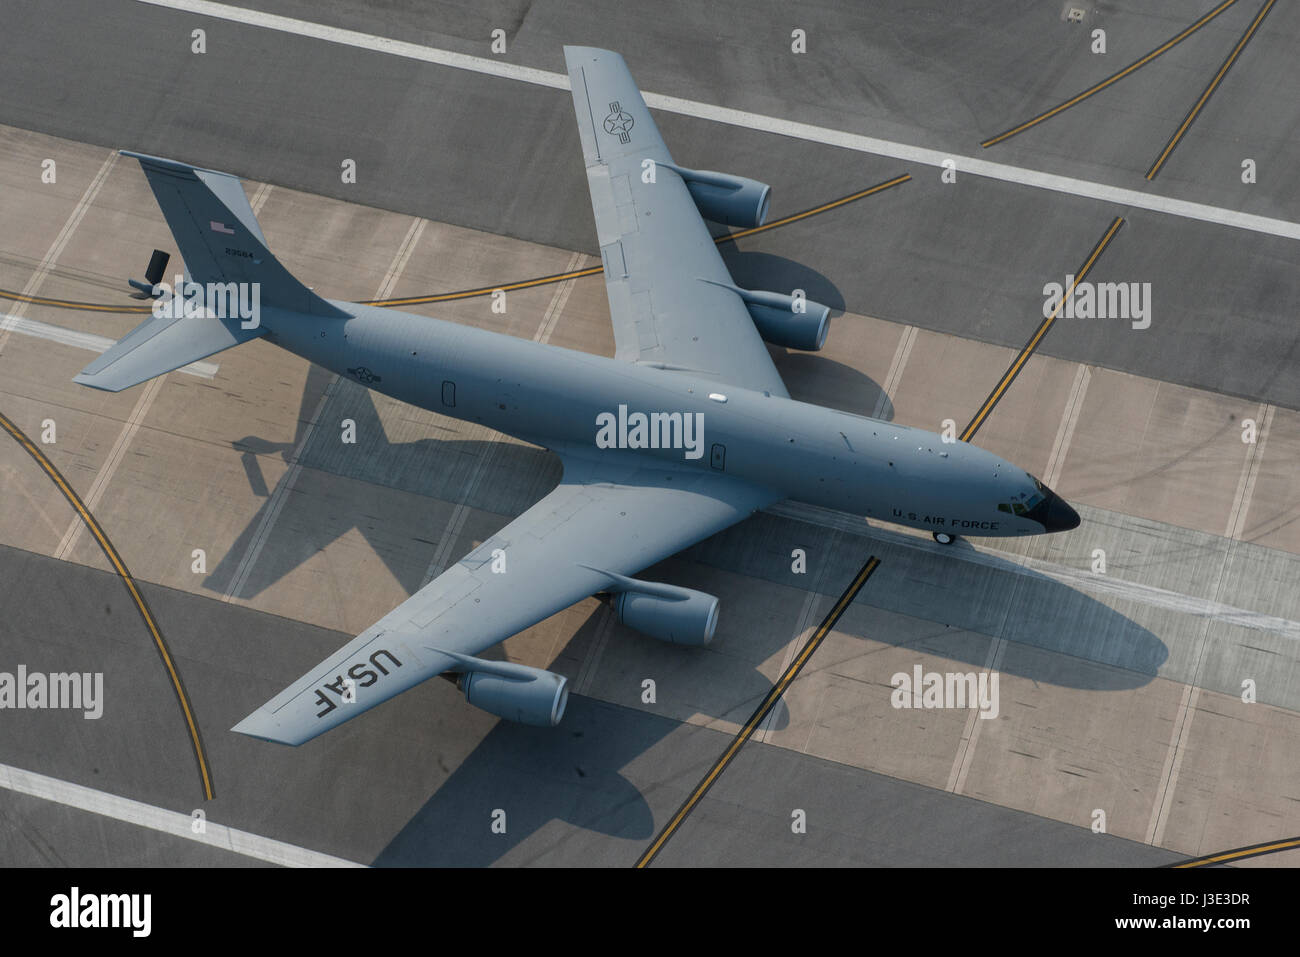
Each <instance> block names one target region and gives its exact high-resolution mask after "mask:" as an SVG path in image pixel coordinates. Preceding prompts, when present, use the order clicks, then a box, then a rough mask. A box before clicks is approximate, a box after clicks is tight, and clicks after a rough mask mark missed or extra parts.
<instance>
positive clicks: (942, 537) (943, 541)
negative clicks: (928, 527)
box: [930, 532, 957, 545]
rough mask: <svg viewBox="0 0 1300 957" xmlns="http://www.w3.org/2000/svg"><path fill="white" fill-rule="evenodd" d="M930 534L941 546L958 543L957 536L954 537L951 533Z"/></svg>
mask: <svg viewBox="0 0 1300 957" xmlns="http://www.w3.org/2000/svg"><path fill="white" fill-rule="evenodd" d="M930 534H931V535H932V536H933V537H934V540H935V541H936V542H938V543H939V544H940V545H951V544H952V543H953V542H955V541H957V536H956V535H953V534H952V533H951V532H931V533H930Z"/></svg>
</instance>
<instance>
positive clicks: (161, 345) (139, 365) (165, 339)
mask: <svg viewBox="0 0 1300 957" xmlns="http://www.w3.org/2000/svg"><path fill="white" fill-rule="evenodd" d="M265 333H266V328H265V327H264V326H261V325H259V326H257V327H256V328H253V329H241V328H240V320H239V319H238V318H232V319H216V318H213V317H210V316H190V317H188V318H173V317H170V316H150V317H149V318H148V319H146V320H145V321H144V322H142V323H140V325H138V326H136V327H135V328H134V329H132V330H131V331H130V332H129V333H127V334H126V336H125V337H124V338H122V339H121V340H119V341H118V342H117V344H116V345H114V346H113V347H112V348H110V349H109V350H108V351H107V352H105V353H104V354H103V355H101V356H100V357H99V358H98V359H96V360H95V361H94V362H92V363H91V364H90V365H88V366H86V368H84V369H82V370H81V374H80V375H78V376H76V377H75V378H74V379H73V380H72V381H73V382H76V383H79V384H80V385H88V386H90V387H91V388H94V389H103V390H105V391H106V392H121V391H122V390H123V389H129V388H130V387H131V386H133V385H138V384H139V383H141V382H144V381H145V380H146V379H152V378H153V377H154V376H159V375H162V374H163V373H164V372H171V371H172V370H173V369H179V368H180V367H181V366H187V365H189V364H190V363H191V362H195V361H197V360H199V359H206V358H207V357H208V356H210V355H212V354H213V353H215V352H220V351H221V350H223V349H229V348H230V347H231V346H237V345H239V344H240V343H241V342H247V341H248V340H249V339H256V338H257V337H258V336H261V335H265Z"/></svg>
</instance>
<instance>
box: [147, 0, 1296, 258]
mask: <svg viewBox="0 0 1300 957" xmlns="http://www.w3.org/2000/svg"><path fill="white" fill-rule="evenodd" d="M137 2H139V3H147V4H149V5H151V6H156V7H166V8H168V9H171V10H180V11H184V12H186V13H196V14H200V15H202V16H208V17H215V18H217V19H221V20H228V21H231V22H233V23H242V24H244V25H246V26H252V27H260V28H262V29H266V30H277V31H280V32H281V33H291V34H294V35H296V36H302V37H310V38H312V39H315V40H323V41H325V42H327V43H338V44H342V45H344V46H350V47H354V48H356V49H360V50H370V51H372V52H374V53H385V54H389V55H391V56H399V57H405V58H406V59H410V60H420V61H422V62H424V63H432V64H435V65H437V66H445V67H452V68H453V69H457V70H468V71H471V72H474V73H483V74H486V75H488V76H495V77H501V78H503V79H509V80H519V81H521V82H524V83H532V84H535V85H537V86H545V87H550V88H552V89H556V90H567V89H568V88H569V78H568V76H566V75H565V74H563V73H552V72H550V71H548V70H537V69H534V68H532V67H526V66H518V65H516V64H513V63H506V62H503V61H501V60H491V59H487V58H486V57H476V56H470V55H468V54H465V53H454V52H452V51H450V50H439V49H437V48H436V47H427V46H421V45H420V44H418V43H408V42H406V41H405V40H394V39H392V38H390V37H382V36H377V35H375V34H372V33H361V32H358V31H356V30H345V29H343V28H341V27H330V26H326V25H324V24H321V23H312V22H311V21H309V20H298V19H295V18H293V17H282V16H278V15H276V14H273V13H261V12H258V11H256V10H245V9H244V8H242V7H232V6H228V5H227V4H224V3H213V2H211V0H137ZM643 97H644V99H645V102H646V106H649V107H651V108H653V109H658V110H665V111H667V112H669V113H679V114H681V115H683V116H693V117H697V118H699V119H705V120H712V121H713V122H715V123H724V124H726V125H728V126H740V127H744V128H746V129H754V130H760V131H762V132H765V133H776V134H779V135H781V136H789V137H793V138H795V139H800V140H805V141H807V142H810V143H824V144H825V145H827V146H838V147H841V148H843V149H850V150H855V151H856V152H859V153H871V154H873V155H875V156H888V157H890V158H891V159H898V160H903V161H905V162H908V163H920V164H922V165H925V166H934V167H942V165H943V163H944V161H945V160H952V161H954V162H955V163H956V164H957V169H958V170H959V171H961V172H962V173H969V174H972V175H975V176H983V177H985V178H987V179H996V180H1001V181H1003V182H1007V183H1016V184H1018V185H1021V186H1032V187H1034V188H1036V189H1046V190H1050V191H1052V192H1057V193H1067V194H1069V195H1071V196H1082V197H1084V198H1087V199H1095V200H1100V201H1101V202H1105V203H1113V204H1115V205H1117V206H1130V207H1133V208H1135V209H1148V210H1152V211H1153V212H1157V213H1167V214H1169V215H1171V216H1180V217H1182V218H1184V219H1195V220H1199V221H1201V222H1205V223H1215V224H1218V225H1221V226H1232V227H1235V228H1237V229H1248V230H1251V231H1252V232H1257V233H1266V234H1268V235H1271V236H1281V237H1283V238H1285V239H1300V223H1293V222H1289V221H1288V220H1283V219H1272V218H1269V217H1267V216H1254V215H1252V214H1250V213H1242V212H1238V211H1236V210H1233V209H1224V208H1222V207H1219V206H1208V205H1206V204H1204V203H1192V202H1187V201H1185V200H1181V199H1171V198H1169V197H1166V196H1159V195H1156V194H1153V193H1143V192H1138V191H1137V190H1133V189H1122V188H1120V187H1118V186H1108V185H1106V184H1105V183H1095V182H1091V181H1089V180H1083V179H1074V178H1072V177H1069V176H1057V175H1056V174H1054V173H1044V172H1042V171H1040V170H1033V169H1026V168H1024V167H1020V166H1011V165H1008V164H1006V163H993V162H989V161H988V160H984V159H979V158H977V157H974V156H961V155H959V154H954V153H947V152H943V151H941V150H932V149H927V148H925V147H921V146H911V145H908V144H907V143H896V142H893V141H891V140H882V139H877V138H876V137H873V136H861V135H859V134H857V133H845V132H843V131H841V130H832V129H828V128H826V127H822V126H813V125H811V124H809V123H797V122H795V121H793V120H783V119H780V118H778V117H774V116H764V115H763V114H761V113H748V112H745V111H744V110H733V109H730V108H728V107H725V106H714V105H712V104H709V103H699V102H697V101H695V100H685V99H682V98H680V97H676V96H662V95H660V94H658V93H643Z"/></svg>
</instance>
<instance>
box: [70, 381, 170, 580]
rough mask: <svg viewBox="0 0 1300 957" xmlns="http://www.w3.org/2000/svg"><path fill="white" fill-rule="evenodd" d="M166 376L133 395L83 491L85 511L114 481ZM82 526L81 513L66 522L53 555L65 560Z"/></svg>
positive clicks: (74, 545)
mask: <svg viewBox="0 0 1300 957" xmlns="http://www.w3.org/2000/svg"><path fill="white" fill-rule="evenodd" d="M166 378H167V376H166V375H160V376H158V377H157V378H154V379H150V380H149V384H148V385H146V386H145V387H144V389H143V390H142V391H141V393H140V397H139V398H138V399H136V402H135V408H133V409H132V410H131V414H130V415H129V416H128V417H127V420H126V423H125V424H124V425H123V426H122V431H121V432H119V433H118V436H117V440H116V441H115V442H114V443H113V447H112V448H111V449H109V452H108V457H107V458H106V459H104V464H103V466H102V467H101V468H100V470H99V474H98V475H96V476H95V481H94V484H92V485H91V486H90V491H89V492H87V493H86V497H85V498H84V499H83V500H82V502H83V504H84V505H85V506H86V509H87V510H88V511H90V512H94V511H95V509H97V508H99V502H100V499H102V498H103V497H104V492H105V490H107V488H108V483H109V482H111V481H113V476H114V474H116V472H117V467H118V466H119V465H121V464H122V458H123V457H124V456H125V455H126V447H127V446H128V445H130V444H131V440H132V439H134V438H135V435H136V433H137V432H139V431H140V426H141V424H142V423H143V422H144V418H145V416H146V415H148V414H149V409H150V408H151V407H152V406H153V402H154V399H156V398H157V397H158V393H159V392H161V391H162V384H163V381H164V380H165V379H166ZM85 527H86V523H85V522H83V521H82V520H81V516H80V515H76V516H74V517H73V519H72V521H71V522H69V523H68V530H67V531H66V532H64V533H63V537H62V538H61V539H59V547H58V548H56V549H55V550H54V557H55V558H57V559H59V560H60V561H66V560H67V558H68V556H69V555H71V554H72V550H73V549H74V548H76V547H77V542H78V541H79V540H80V539H81V532H82V530H83V529H84V528H85Z"/></svg>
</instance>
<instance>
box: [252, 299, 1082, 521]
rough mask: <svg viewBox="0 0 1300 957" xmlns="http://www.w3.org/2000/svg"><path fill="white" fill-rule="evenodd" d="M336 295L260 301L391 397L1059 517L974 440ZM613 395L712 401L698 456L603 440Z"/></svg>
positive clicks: (678, 460) (800, 480) (784, 482)
mask: <svg viewBox="0 0 1300 957" xmlns="http://www.w3.org/2000/svg"><path fill="white" fill-rule="evenodd" d="M333 304H334V305H336V306H338V307H339V308H340V309H342V310H344V311H345V312H347V313H350V314H351V317H350V318H345V319H322V318H320V317H318V316H308V315H302V314H299V313H293V312H286V311H284V310H280V309H275V308H266V307H264V308H263V310H262V316H261V321H262V324H263V325H264V326H265V327H266V328H267V330H268V331H267V336H266V338H267V340H268V341H270V342H273V343H275V344H276V345H279V346H281V347H283V348H285V349H287V350H289V351H290V352H293V353H295V354H297V355H299V356H302V357H303V358H306V359H308V360H310V361H312V362H315V363H317V364H318V365H321V366H323V367H325V368H327V369H329V370H331V371H333V372H335V373H337V374H339V375H340V376H344V377H347V378H352V379H355V380H358V381H362V382H363V383H364V384H366V385H367V386H368V387H369V388H372V389H375V390H376V391H379V392H382V393H384V394H386V395H390V396H392V397H394V398H396V399H400V400H402V401H404V402H408V403H410V404H412V405H416V406H419V407H421V408H425V409H429V410H431V411H435V412H438V413H441V414H443V415H448V416H451V417H454V418H457V419H461V420H463V421H467V422H477V423H481V424H483V425H485V426H488V427H489V428H492V429H495V430H497V431H499V432H503V433H506V434H508V435H512V436H514V437H516V438H519V439H521V440H523V441H526V442H531V443H533V444H536V445H540V446H542V447H545V448H557V447H564V448H567V449H570V450H572V449H579V450H589V451H590V454H591V455H596V456H606V455H629V454H635V455H638V456H643V457H644V456H649V457H653V458H658V459H661V460H663V461H665V464H668V463H671V464H672V465H674V466H676V467H683V468H696V469H706V470H707V469H717V470H721V471H725V473H726V474H727V475H729V476H731V477H733V478H738V479H741V480H743V481H747V482H750V483H752V484H754V485H759V486H763V487H766V488H768V489H771V490H773V491H774V492H776V493H777V497H778V498H786V499H791V500H794V501H798V502H805V503H808V504H811V505H817V506H821V507H824V508H832V509H837V510H840V511H843V512H847V513H851V514H854V515H857V516H862V517H866V518H871V519H879V520H884V521H888V522H892V523H895V524H899V525H906V526H910V527H913V528H920V529H925V530H927V531H931V532H948V533H950V534H960V535H985V536H1014V535H1025V534H1041V533H1042V532H1043V531H1045V530H1052V529H1050V528H1048V529H1045V528H1044V525H1043V524H1041V523H1040V522H1038V521H1034V520H1032V519H1029V518H1025V517H1022V516H1019V515H1015V514H1012V513H1010V512H1009V511H1008V510H1006V509H1005V503H1009V502H1011V501H1013V500H1016V501H1025V500H1026V499H1028V498H1030V497H1032V496H1033V495H1034V493H1035V491H1036V490H1037V489H1038V488H1039V486H1038V485H1037V484H1036V482H1035V480H1034V479H1033V477H1032V476H1030V475H1028V474H1027V473H1026V472H1025V471H1024V470H1022V469H1020V468H1018V467H1016V466H1015V465H1012V464H1011V463H1009V462H1006V461H1005V460H1003V459H1001V458H999V457H998V456H996V455H994V454H992V453H991V452H988V451H986V450H984V449H980V448H978V447H976V446H973V445H969V444H967V443H965V442H961V441H949V442H945V441H943V439H942V438H941V437H940V436H939V435H937V434H936V433H933V432H926V431H923V430H920V429H913V428H908V427H906V426H899V425H893V424H891V423H888V422H884V421H882V420H879V419H871V418H866V417H863V416H858V415H853V414H850V413H847V412H840V411H837V410H834V409H827V408H824V407H821V406H816V405H810V404H808V403H805V402H798V401H795V400H793V399H790V398H787V397H784V396H777V395H771V394H767V393H761V392H754V391H752V390H748V389H742V388H738V387H736V386H734V385H730V384H728V383H723V382H717V381H714V380H713V379H710V378H709V377H708V375H707V374H703V373H694V372H684V371H674V370H666V369H662V368H656V367H650V366H639V365H636V364H633V363H629V362H624V361H620V360H615V359H608V358H604V357H601V356H593V355H588V354H586V353H580V352H574V351H572V350H569V349H564V348H562V347H559V346H552V345H547V344H543V343H537V342H532V341H529V340H524V339H519V338H516V337H514V336H509V335H505V334H502V333H497V332H491V331H488V330H483V329H477V328H474V327H471V326H464V325H460V324H457V323H453V322H449V321H446V320H440V319H431V318H429V317H426V316H419V315H415V314H412V313H406V312H401V311H398V310H392V309H384V308H379V307H375V306H367V305H361V304H356V303H348V302H338V301H335V302H333ZM448 382H450V383H454V402H455V405H454V406H449V405H447V404H446V403H445V402H444V383H448ZM711 396H725V399H726V401H725V402H724V401H719V400H718V399H717V398H711ZM619 406H625V407H626V409H627V413H628V415H631V414H632V413H635V412H642V413H646V414H649V413H655V412H659V413H683V414H689V413H700V414H702V417H703V418H702V425H703V444H702V455H700V457H698V458H689V457H687V450H685V449H683V448H680V447H679V448H666V449H654V448H643V449H638V450H636V451H635V452H629V451H626V450H624V449H620V448H603V449H602V448H598V446H597V442H596V438H597V432H598V417H599V416H601V415H602V413H608V414H611V415H614V416H617V415H618V413H619ZM715 447H720V448H721V449H722V450H723V451H722V453H721V455H718V454H717V452H716V450H715ZM584 454H586V453H585V451H584ZM1049 495H1050V492H1049ZM1039 497H1040V498H1041V496H1039ZM1053 498H1054V496H1053ZM999 504H1004V510H999V509H998V505H999ZM1075 522H1076V523H1077V518H1076V519H1075Z"/></svg>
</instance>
